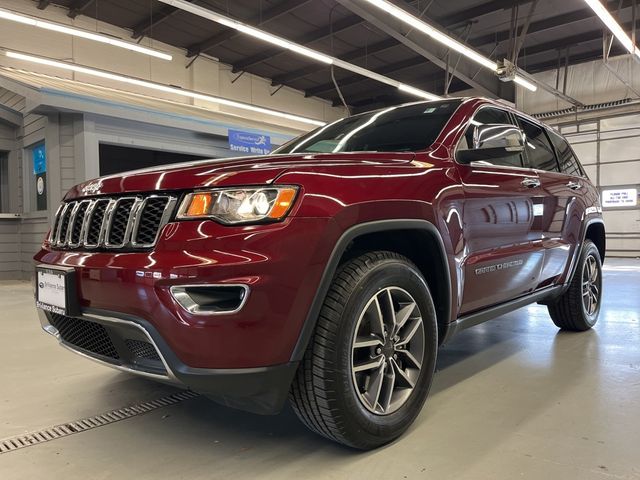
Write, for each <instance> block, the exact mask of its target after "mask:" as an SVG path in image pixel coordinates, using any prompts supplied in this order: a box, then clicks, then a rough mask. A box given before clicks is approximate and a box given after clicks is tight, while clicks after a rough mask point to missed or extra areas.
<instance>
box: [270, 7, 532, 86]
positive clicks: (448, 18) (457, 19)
mask: <svg viewBox="0 0 640 480" xmlns="http://www.w3.org/2000/svg"><path fill="white" fill-rule="evenodd" d="M530 1H531V0H519V1H515V2H514V1H513V0H512V1H506V0H494V1H491V2H485V3H483V4H481V5H478V6H477V7H474V8H469V9H466V10H461V11H459V12H455V13H452V14H450V15H445V16H443V17H437V18H436V19H435V20H436V21H437V22H438V23H440V24H441V25H443V26H444V27H445V28H448V29H450V28H454V27H456V26H458V25H460V24H462V23H466V22H468V21H470V20H473V19H474V18H477V17H480V16H484V15H488V14H490V13H493V12H496V11H500V10H503V9H505V8H508V7H510V6H512V5H514V4H525V3H528V2H530ZM355 17H356V18H358V19H360V22H358V24H360V23H363V22H364V20H363V19H362V18H361V17H359V16H357V15H355ZM334 33H336V32H334ZM485 43H491V41H489V42H485ZM399 45H402V43H400V42H399V41H398V40H396V39H395V38H388V39H385V40H382V41H380V42H377V43H374V44H372V45H369V46H367V47H363V48H356V49H355V50H351V51H350V52H347V53H346V54H344V55H340V57H339V58H341V59H343V60H347V61H352V60H356V59H358V58H361V57H364V56H367V55H371V54H374V53H377V52H380V51H382V50H387V49H389V48H392V47H396V46H399ZM325 68H326V67H323V66H318V65H313V66H310V67H304V68H299V69H297V70H293V71H292V72H287V73H283V74H282V75H278V76H276V77H274V78H273V79H272V81H271V85H280V84H285V85H286V84H288V83H290V82H293V81H295V80H299V79H301V78H304V77H306V76H308V75H312V74H314V73H316V72H321V71H322V70H324V69H325Z"/></svg>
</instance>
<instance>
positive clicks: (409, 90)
mask: <svg viewBox="0 0 640 480" xmlns="http://www.w3.org/2000/svg"><path fill="white" fill-rule="evenodd" d="M398 90H400V91H402V92H406V93H409V94H411V95H415V96H416V97H422V98H426V99H427V100H438V99H439V98H440V97H437V96H435V95H432V94H430V93H428V92H424V91H422V90H418V89H417V88H414V87H412V86H411V85H406V84H404V83H401V84H399V85H398Z"/></svg>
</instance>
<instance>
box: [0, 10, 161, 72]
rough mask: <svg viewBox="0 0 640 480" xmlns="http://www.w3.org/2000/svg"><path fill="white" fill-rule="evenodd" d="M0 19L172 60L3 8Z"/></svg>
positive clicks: (128, 44) (80, 30)
mask: <svg viewBox="0 0 640 480" xmlns="http://www.w3.org/2000/svg"><path fill="white" fill-rule="evenodd" d="M0 19H2V20H10V21H12V22H17V23H22V24H24V25H30V26H32V27H38V28H43V29H45V30H52V31H54V32H58V33H64V34H67V35H72V36H74V37H81V38H85V39H87V40H93V41H94V42H100V43H106V44H108V45H112V46H114V47H119V48H124V49H126V50H131V51H133V52H137V53H142V54H144V55H150V56H152V57H156V58H160V59H162V60H171V59H172V58H173V57H172V56H171V55H169V54H168V53H165V52H161V51H159V50H154V49H153V48H147V47H143V46H142V45H138V44H137V43H130V42H125V41H124V40H119V39H117V38H113V37H110V36H108V35H102V34H100V33H93V32H89V31H87V30H82V29H80V28H76V27H70V26H67V25H62V24H60V23H53V22H48V21H46V20H40V19H39V18H36V17H31V16H29V15H23V14H21V13H16V12H12V11H10V10H5V9H4V8H0Z"/></svg>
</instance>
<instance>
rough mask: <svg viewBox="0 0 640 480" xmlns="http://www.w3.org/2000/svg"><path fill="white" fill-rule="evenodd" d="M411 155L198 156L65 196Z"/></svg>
mask: <svg viewBox="0 0 640 480" xmlns="http://www.w3.org/2000/svg"><path fill="white" fill-rule="evenodd" d="M414 157H415V154H413V153H387V152H385V153H379V152H353V153H340V154H304V155H287V154H285V155H269V156H258V157H239V158H227V159H213V160H199V161H195V162H188V163H178V164H174V165H163V166H161V167H153V168H147V169H144V170H134V171H131V172H126V173H122V174H118V175H110V176H106V177H101V178H98V179H95V180H90V181H88V182H84V183H81V184H79V185H76V186H75V187H73V188H72V189H71V190H69V192H68V193H67V195H66V196H65V199H66V200H69V199H72V198H78V197H87V196H94V195H105V194H120V193H136V192H150V191H154V192H156V191H178V190H187V189H198V188H212V187H225V186H238V185H267V184H270V183H273V182H274V180H275V179H276V178H277V177H278V176H280V175H281V174H282V173H284V172H285V171H286V170H288V169H290V168H300V167H314V166H322V167H325V168H326V167H329V166H331V165H336V166H348V165H352V166H365V165H366V166H369V167H371V166H375V165H380V166H390V165H403V164H407V163H410V162H411V161H412V160H413V159H414Z"/></svg>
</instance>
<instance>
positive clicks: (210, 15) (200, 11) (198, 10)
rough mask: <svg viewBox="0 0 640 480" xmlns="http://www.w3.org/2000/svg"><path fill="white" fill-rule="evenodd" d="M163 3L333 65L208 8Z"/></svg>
mask: <svg viewBox="0 0 640 480" xmlns="http://www.w3.org/2000/svg"><path fill="white" fill-rule="evenodd" d="M160 1H161V2H162V3H166V4H167V5H171V6H172V7H175V8H178V9H181V10H184V11H187V12H190V13H193V14H194V15H198V16H199V17H203V18H207V19H209V20H213V21H214V22H216V23H219V24H221V25H224V26H225V27H229V28H233V29H234V30H237V31H239V32H242V33H246V34H247V35H250V36H252V37H254V38H257V39H258V40H262V41H263V42H267V43H271V44H273V45H276V46H278V47H280V48H284V49H285V50H291V51H292V52H296V53H298V54H300V55H304V56H305V57H309V58H313V59H314V60H317V61H319V62H322V63H327V64H329V65H331V64H332V63H333V58H332V57H330V56H328V55H324V54H322V53H320V52H317V51H315V50H313V49H311V48H307V47H303V46H302V45H299V44H297V43H294V42H290V41H289V40H285V39H284V38H282V37H278V36H276V35H272V34H271V33H268V32H265V31H264V30H260V29H258V28H255V27H252V26H250V25H247V24H245V23H242V22H239V21H237V20H234V19H232V18H229V17H225V16H224V15H220V14H219V13H216V12H214V11H212V10H208V9H206V8H202V7H198V6H197V5H193V4H192V3H189V2H183V1H176V0H160Z"/></svg>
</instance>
